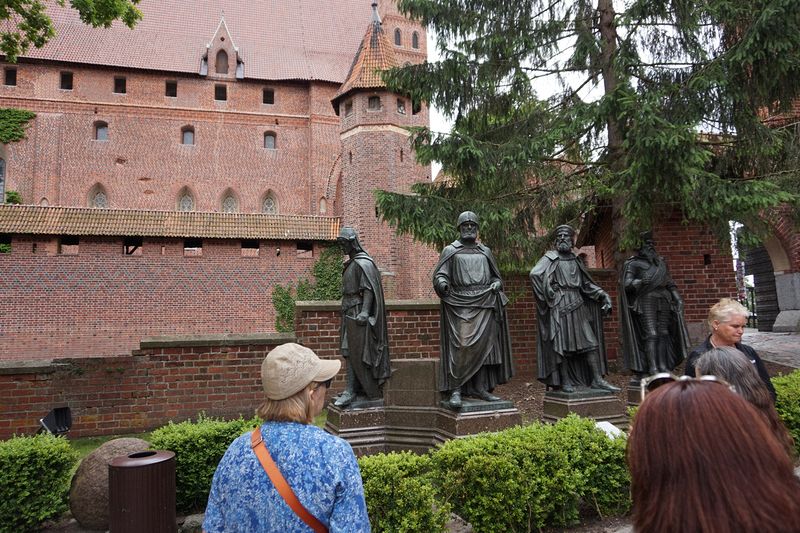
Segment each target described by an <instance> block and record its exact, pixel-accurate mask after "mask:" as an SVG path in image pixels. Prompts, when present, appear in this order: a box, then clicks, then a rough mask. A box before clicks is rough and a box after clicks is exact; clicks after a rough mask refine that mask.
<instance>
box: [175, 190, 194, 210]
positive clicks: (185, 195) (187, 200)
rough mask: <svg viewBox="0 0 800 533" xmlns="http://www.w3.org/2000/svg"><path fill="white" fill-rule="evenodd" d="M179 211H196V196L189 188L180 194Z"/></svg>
mask: <svg viewBox="0 0 800 533" xmlns="http://www.w3.org/2000/svg"><path fill="white" fill-rule="evenodd" d="M178 211H194V195H193V194H192V193H191V191H190V190H189V189H188V187H184V188H183V189H181V192H179V193H178Z"/></svg>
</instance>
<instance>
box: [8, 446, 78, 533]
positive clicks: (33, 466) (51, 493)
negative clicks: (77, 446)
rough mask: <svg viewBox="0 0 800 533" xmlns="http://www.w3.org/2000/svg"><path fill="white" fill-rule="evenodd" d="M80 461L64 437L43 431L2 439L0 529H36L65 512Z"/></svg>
mask: <svg viewBox="0 0 800 533" xmlns="http://www.w3.org/2000/svg"><path fill="white" fill-rule="evenodd" d="M77 461H78V456H77V454H76V453H75V451H73V449H72V447H70V445H69V442H68V441H67V440H66V439H65V438H63V437H54V436H52V435H44V434H43V435H36V436H33V437H13V438H11V439H10V440H7V441H3V442H0V531H2V532H6V531H8V532H12V531H13V532H19V531H35V530H37V529H38V527H37V526H38V525H39V524H40V523H41V522H43V521H44V520H47V519H48V518H53V517H57V516H58V515H60V514H61V513H62V512H64V511H65V510H66V508H67V493H68V492H69V482H70V478H71V477H72V473H73V470H74V467H75V465H76V463H77Z"/></svg>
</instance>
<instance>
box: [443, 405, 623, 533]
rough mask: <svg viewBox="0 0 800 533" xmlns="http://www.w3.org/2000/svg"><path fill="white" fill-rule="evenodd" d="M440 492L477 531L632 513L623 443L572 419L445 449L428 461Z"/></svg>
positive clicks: (463, 441)
mask: <svg viewBox="0 0 800 533" xmlns="http://www.w3.org/2000/svg"><path fill="white" fill-rule="evenodd" d="M431 458H432V461H433V465H434V470H435V473H436V478H437V481H438V488H439V490H440V493H441V494H442V496H443V497H444V499H445V500H446V501H451V502H452V503H453V506H454V508H455V512H456V513H457V514H458V515H459V516H461V517H462V518H464V519H465V520H467V521H468V522H470V523H471V524H472V526H473V527H474V528H475V530H476V531H481V532H489V533H491V532H498V533H499V532H510V531H532V530H535V529H541V528H543V527H564V526H570V525H573V524H575V523H577V522H578V519H579V516H580V510H581V509H582V507H585V508H587V509H591V510H593V511H594V512H595V513H597V514H599V515H601V516H602V515H603V514H606V513H622V512H625V511H626V510H627V509H628V508H629V507H630V499H629V495H628V485H629V482H630V479H629V475H628V471H627V468H626V466H625V439H624V438H618V439H609V438H608V437H607V436H606V435H605V433H604V432H603V431H601V430H599V429H597V428H596V427H595V425H594V422H593V421H592V420H588V419H581V418H579V417H577V416H574V415H571V416H569V417H568V418H566V419H563V420H561V421H559V422H558V423H557V424H555V425H544V424H539V423H537V424H532V425H530V426H525V427H517V428H512V429H509V430H506V431H502V432H500V433H496V434H481V435H477V436H475V437H470V438H465V439H459V440H453V441H449V442H447V443H445V444H444V445H443V446H442V447H441V448H440V449H439V450H437V451H436V452H434V453H433V454H432V455H431Z"/></svg>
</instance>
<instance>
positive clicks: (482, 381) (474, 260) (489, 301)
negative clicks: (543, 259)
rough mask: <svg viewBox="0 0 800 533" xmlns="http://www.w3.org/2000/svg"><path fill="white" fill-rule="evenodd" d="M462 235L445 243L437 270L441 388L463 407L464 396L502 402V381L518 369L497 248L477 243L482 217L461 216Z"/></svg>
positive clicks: (452, 403) (452, 404)
mask: <svg viewBox="0 0 800 533" xmlns="http://www.w3.org/2000/svg"><path fill="white" fill-rule="evenodd" d="M457 226H458V230H459V232H460V238H459V239H458V240H456V241H455V242H453V243H452V244H450V245H448V246H446V247H445V249H444V250H443V251H442V254H441V256H440V257H439V262H438V263H437V265H436V267H435V268H434V270H433V288H434V290H435V291H436V294H437V295H438V296H439V298H441V333H440V338H441V365H440V371H439V390H440V391H441V392H443V393H445V394H449V400H448V401H449V406H450V407H451V408H453V409H459V408H461V406H462V398H461V395H462V394H463V395H465V396H474V397H477V398H480V399H481V400H484V401H497V400H499V399H500V398H498V397H497V396H495V395H493V394H492V391H493V390H494V388H495V387H496V386H497V385H500V384H502V383H505V382H507V381H508V380H510V379H511V377H512V376H513V374H514V369H513V362H512V359H511V340H510V336H509V332H508V321H507V320H506V309H505V307H506V304H507V303H508V298H507V297H506V295H505V294H504V293H503V282H502V280H501V279H500V270H499V269H498V267H497V263H496V261H495V259H494V256H493V255H492V252H491V251H490V250H489V248H487V247H486V246H484V245H483V244H480V243H479V242H477V238H478V216H477V215H476V214H475V213H473V212H471V211H465V212H464V213H461V215H459V217H458V224H457Z"/></svg>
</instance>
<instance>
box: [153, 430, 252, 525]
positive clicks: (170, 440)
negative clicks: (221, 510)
mask: <svg viewBox="0 0 800 533" xmlns="http://www.w3.org/2000/svg"><path fill="white" fill-rule="evenodd" d="M257 424H258V421H257V420H256V419H251V420H244V419H242V418H239V419H238V420H231V421H224V420H216V419H213V418H205V417H202V416H201V417H200V418H199V419H198V420H197V422H192V421H191V420H190V421H187V422H180V423H178V424H175V423H172V422H170V423H169V424H168V425H166V426H164V427H161V428H159V429H157V430H155V431H153V433H152V434H151V436H150V445H151V447H152V448H153V449H154V450H170V451H173V452H175V491H176V495H175V497H176V506H177V509H178V511H179V512H182V513H191V512H193V511H196V510H200V509H203V508H204V507H205V505H206V502H207V501H208V493H209V492H210V490H211V479H212V478H213V477H214V471H215V470H216V469H217V464H219V462H220V460H221V459H222V456H223V455H224V454H225V450H227V449H228V446H230V444H231V442H233V441H234V440H235V439H236V437H238V436H239V435H241V434H242V433H244V432H245V431H250V430H252V429H253V428H254V427H255V426H256V425H257Z"/></svg>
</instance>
